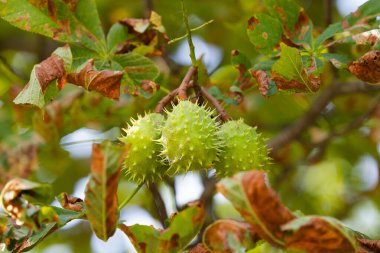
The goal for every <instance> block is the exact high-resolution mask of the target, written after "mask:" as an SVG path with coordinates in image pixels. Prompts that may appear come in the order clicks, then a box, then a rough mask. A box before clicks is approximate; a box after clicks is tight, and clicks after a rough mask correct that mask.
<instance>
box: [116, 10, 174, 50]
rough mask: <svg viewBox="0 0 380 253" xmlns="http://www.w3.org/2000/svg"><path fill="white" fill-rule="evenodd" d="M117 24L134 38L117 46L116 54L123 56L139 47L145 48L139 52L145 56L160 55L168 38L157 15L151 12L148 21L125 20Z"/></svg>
mask: <svg viewBox="0 0 380 253" xmlns="http://www.w3.org/2000/svg"><path fill="white" fill-rule="evenodd" d="M119 23H120V24H122V25H124V26H126V27H127V29H128V34H131V35H134V37H132V38H129V39H127V41H125V42H124V43H122V44H121V45H119V46H118V50H117V51H116V53H117V54H125V53H129V52H132V51H135V50H139V47H145V49H144V50H142V51H141V52H142V53H143V54H145V55H153V56H154V55H162V52H163V51H164V45H165V44H166V43H167V42H168V41H169V37H168V36H167V34H166V32H165V28H164V26H163V25H162V23H161V17H160V16H159V15H158V14H157V13H155V12H154V11H152V13H151V16H150V18H149V19H136V18H126V19H122V20H120V21H119Z"/></svg>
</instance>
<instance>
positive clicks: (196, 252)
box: [189, 243, 211, 253]
mask: <svg viewBox="0 0 380 253" xmlns="http://www.w3.org/2000/svg"><path fill="white" fill-rule="evenodd" d="M189 253H211V251H209V250H208V249H207V248H206V246H204V245H203V244H202V243H198V244H197V245H195V247H193V248H191V249H190V251H189Z"/></svg>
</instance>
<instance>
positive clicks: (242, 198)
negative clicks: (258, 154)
mask: <svg viewBox="0 0 380 253" xmlns="http://www.w3.org/2000/svg"><path fill="white" fill-rule="evenodd" d="M218 191H219V192H221V193H222V194H223V195H224V196H225V197H226V198H227V199H229V200H230V201H231V202H232V204H233V205H234V207H235V208H236V209H237V210H238V211H239V212H240V214H241V215H242V216H243V218H244V219H245V220H246V221H247V222H248V223H250V224H251V225H252V226H253V228H254V230H255V231H256V232H257V233H258V234H259V236H260V237H261V238H263V239H265V240H266V241H268V242H270V243H271V244H273V245H275V246H278V247H283V246H285V242H284V233H283V231H282V230H281V228H280V227H281V225H283V224H286V223H288V222H289V221H291V220H293V219H294V218H295V216H294V215H293V214H292V213H291V212H290V211H289V210H288V209H287V208H286V207H285V206H284V205H283V204H282V203H281V201H280V199H279V198H278V196H277V194H276V193H275V192H274V191H273V190H272V189H271V188H269V186H268V185H267V180H266V174H265V173H264V172H262V171H251V172H247V173H240V174H237V175H235V176H234V177H232V178H226V179H223V180H222V181H221V182H220V183H219V184H218Z"/></svg>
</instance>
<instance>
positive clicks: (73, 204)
mask: <svg viewBox="0 0 380 253" xmlns="http://www.w3.org/2000/svg"><path fill="white" fill-rule="evenodd" d="M57 200H58V202H59V203H60V204H61V206H62V207H63V208H64V209H67V210H71V211H75V212H83V211H84V210H85V206H84V202H83V200H82V199H80V198H77V197H74V196H70V195H68V194H67V193H66V192H63V193H61V194H60V195H59V196H58V197H57Z"/></svg>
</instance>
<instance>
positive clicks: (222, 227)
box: [203, 219, 260, 253]
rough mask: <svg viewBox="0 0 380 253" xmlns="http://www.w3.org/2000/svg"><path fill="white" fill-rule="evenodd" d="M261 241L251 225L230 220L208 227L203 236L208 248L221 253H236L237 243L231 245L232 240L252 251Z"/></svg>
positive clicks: (217, 222)
mask: <svg viewBox="0 0 380 253" xmlns="http://www.w3.org/2000/svg"><path fill="white" fill-rule="evenodd" d="M259 239H260V237H259V236H258V234H256V232H255V231H254V229H253V227H252V226H251V225H250V224H248V223H244V222H239V221H235V220H230V219H224V220H217V221H216V222H214V223H213V224H211V225H210V226H208V227H207V228H206V230H205V232H204V234H203V243H204V244H205V245H206V246H207V248H209V249H210V251H212V252H219V253H229V252H235V251H234V250H235V248H234V246H235V244H236V243H234V245H230V244H231V240H233V242H238V244H239V245H242V246H243V247H244V248H246V249H250V248H252V247H253V246H254V244H255V242H257V241H258V240H259Z"/></svg>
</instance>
